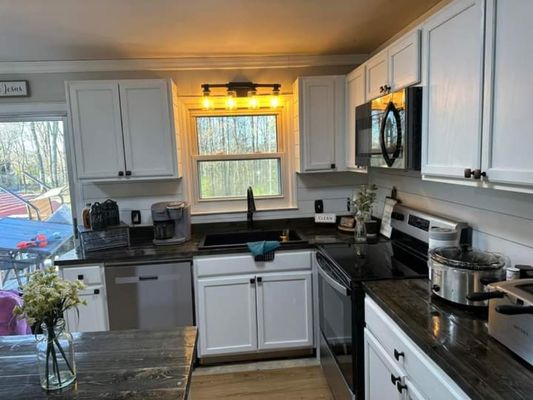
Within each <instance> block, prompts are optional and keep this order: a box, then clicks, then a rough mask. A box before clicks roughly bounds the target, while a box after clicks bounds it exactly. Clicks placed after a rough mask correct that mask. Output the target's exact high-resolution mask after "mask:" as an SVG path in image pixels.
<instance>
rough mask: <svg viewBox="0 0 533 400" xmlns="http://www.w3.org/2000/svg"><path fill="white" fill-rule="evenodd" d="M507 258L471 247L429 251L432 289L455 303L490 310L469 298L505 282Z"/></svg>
mask: <svg viewBox="0 0 533 400" xmlns="http://www.w3.org/2000/svg"><path fill="white" fill-rule="evenodd" d="M507 264H508V260H507V258H506V257H505V256H503V255H501V254H497V253H491V252H488V251H482V250H476V249H472V248H467V247H437V248H435V249H432V250H430V251H429V260H428V266H429V269H430V271H431V275H430V279H431V290H432V291H433V293H434V294H435V295H436V296H439V297H441V298H443V299H446V300H449V301H451V302H453V303H457V304H462V305H467V306H473V307H479V306H481V307H487V306H488V301H471V300H469V299H468V298H467V295H468V294H470V293H473V292H483V291H485V284H486V283H488V282H496V281H501V280H505V267H506V265H507Z"/></svg>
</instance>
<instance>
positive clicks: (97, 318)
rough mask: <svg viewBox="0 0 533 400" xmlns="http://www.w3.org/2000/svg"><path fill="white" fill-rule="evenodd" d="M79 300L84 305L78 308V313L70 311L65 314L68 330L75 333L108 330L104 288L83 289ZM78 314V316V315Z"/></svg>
mask: <svg viewBox="0 0 533 400" xmlns="http://www.w3.org/2000/svg"><path fill="white" fill-rule="evenodd" d="M80 299H81V300H85V301H86V303H87V304H86V305H81V306H79V307H78V311H76V310H75V309H74V310H73V309H70V310H68V311H67V313H66V320H67V326H68V328H69V330H71V331H76V332H100V331H107V330H109V328H108V326H107V318H106V317H105V316H106V315H107V304H106V301H105V291H104V287H103V286H101V285H99V286H95V287H92V286H91V287H90V288H87V289H84V290H83V291H82V292H81V293H80ZM78 313H79V314H78Z"/></svg>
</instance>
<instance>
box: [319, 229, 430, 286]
mask: <svg viewBox="0 0 533 400" xmlns="http://www.w3.org/2000/svg"><path fill="white" fill-rule="evenodd" d="M321 249H322V254H324V255H325V256H326V259H328V261H329V262H330V263H333V264H334V265H336V266H337V267H340V271H339V272H341V273H342V275H344V277H343V278H344V279H343V280H344V281H345V282H346V283H348V282H350V283H351V284H353V283H354V282H359V281H370V280H380V279H402V278H421V277H427V276H428V267H427V248H426V249H425V252H424V251H423V250H422V251H421V250H420V248H415V247H412V246H406V245H405V243H404V242H403V241H400V240H386V239H382V240H381V241H380V242H379V243H377V244H366V243H365V244H354V243H335V244H325V245H322V246H321Z"/></svg>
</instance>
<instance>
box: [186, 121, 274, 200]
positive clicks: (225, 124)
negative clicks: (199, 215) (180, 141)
mask: <svg viewBox="0 0 533 400" xmlns="http://www.w3.org/2000/svg"><path fill="white" fill-rule="evenodd" d="M277 126H278V121H277V115H224V116H200V117H196V133H197V136H196V139H197V148H198V156H197V171H198V186H199V192H200V199H225V198H243V197H245V196H246V189H247V188H248V186H252V187H253V189H254V194H255V195H256V196H258V197H261V196H263V197H269V196H270V197H271V196H281V195H282V194H283V190H282V185H281V180H282V178H281V155H280V153H279V142H278V129H277Z"/></svg>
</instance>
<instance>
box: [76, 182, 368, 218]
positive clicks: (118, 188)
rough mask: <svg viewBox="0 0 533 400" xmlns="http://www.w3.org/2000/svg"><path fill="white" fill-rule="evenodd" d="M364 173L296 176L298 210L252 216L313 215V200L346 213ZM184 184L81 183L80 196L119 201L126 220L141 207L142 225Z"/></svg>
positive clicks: (230, 215) (241, 215) (89, 199)
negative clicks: (155, 206)
mask: <svg viewBox="0 0 533 400" xmlns="http://www.w3.org/2000/svg"><path fill="white" fill-rule="evenodd" d="M366 179H367V178H366V176H364V175H361V174H356V173H352V172H339V173H323V174H299V175H297V179H296V184H297V199H298V203H297V204H298V209H292V210H284V211H263V212H262V211H258V212H257V213H256V214H255V216H254V218H255V219H257V220H260V219H278V218H298V217H312V216H313V215H314V201H315V200H317V199H322V200H323V201H324V211H325V212H334V213H337V214H339V215H345V214H347V209H346V201H347V198H348V197H349V196H351V195H352V192H353V190H354V189H355V188H356V186H357V185H360V184H362V183H365V182H366ZM182 187H183V184H182V182H181V181H179V182H143V183H119V184H116V183H99V184H83V185H82V186H81V190H82V196H83V198H84V199H85V201H86V202H90V203H93V202H95V201H104V200H105V199H107V198H112V199H114V200H115V201H117V202H118V204H119V208H120V213H121V219H122V220H123V221H124V222H126V223H129V222H130V214H131V210H140V211H141V218H142V223H143V224H151V216H150V206H151V205H152V203H155V202H158V201H170V200H176V199H185V196H186V194H185V193H184V191H183V188H182ZM245 219H246V212H241V213H228V214H212V215H202V216H196V217H193V222H196V223H198V222H215V221H244V220H245Z"/></svg>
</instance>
